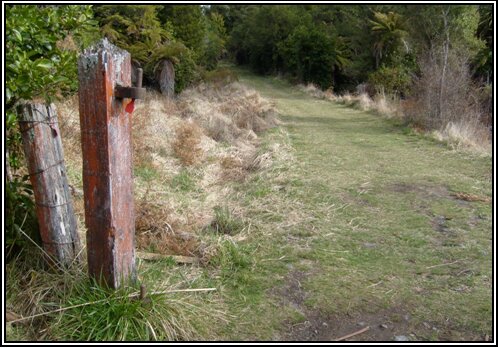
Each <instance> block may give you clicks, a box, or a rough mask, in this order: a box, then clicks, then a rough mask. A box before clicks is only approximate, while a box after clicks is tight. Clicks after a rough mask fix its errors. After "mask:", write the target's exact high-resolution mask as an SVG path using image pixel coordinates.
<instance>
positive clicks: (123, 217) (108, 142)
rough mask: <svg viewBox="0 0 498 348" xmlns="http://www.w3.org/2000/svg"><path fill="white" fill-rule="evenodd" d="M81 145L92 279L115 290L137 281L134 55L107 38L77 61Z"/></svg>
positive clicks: (89, 262)
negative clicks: (125, 93) (129, 91)
mask: <svg viewBox="0 0 498 348" xmlns="http://www.w3.org/2000/svg"><path fill="white" fill-rule="evenodd" d="M78 75H79V110H80V125H81V147H82V152H83V189H84V199H85V223H86V226H87V249H88V250H87V253H88V268H89V273H90V276H91V277H93V278H95V279H96V280H98V281H99V282H100V283H103V284H105V285H107V286H109V287H111V288H118V287H120V286H121V285H123V284H124V283H126V282H128V281H134V280H135V278H136V270H135V213H134V202H133V172H132V148H131V145H132V144H131V113H127V112H125V106H126V104H127V103H128V102H129V101H130V99H127V98H124V99H123V98H118V97H116V95H115V89H116V87H117V86H122V87H127V86H130V85H131V61H130V54H129V53H128V52H126V51H123V50H121V49H119V48H118V47H116V46H114V45H112V44H110V43H109V42H108V41H107V39H104V40H102V41H100V42H99V43H97V44H96V45H95V46H93V47H92V48H89V49H88V50H86V51H85V52H84V53H83V54H82V55H81V56H80V58H79V61H78Z"/></svg>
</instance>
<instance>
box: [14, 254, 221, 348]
mask: <svg viewBox="0 0 498 348" xmlns="http://www.w3.org/2000/svg"><path fill="white" fill-rule="evenodd" d="M39 260H41V255H38V252H37V251H33V250H26V253H25V254H21V255H20V256H18V258H17V259H16V260H15V261H14V262H11V263H9V264H7V294H8V298H7V309H8V310H9V311H11V312H13V313H15V314H16V315H17V316H19V317H29V316H35V317H34V318H33V319H27V320H25V321H21V322H17V323H13V324H8V330H7V340H8V341H9V340H36V341H38V340H46V341H135V340H144V341H149V340H151V341H152V340H157V341H170V340H195V339H200V338H205V337H210V333H209V332H208V331H207V328H208V327H209V325H211V324H212V323H213V322H215V321H219V320H225V318H224V312H223V311H220V309H219V308H220V307H221V306H220V304H219V303H218V302H217V301H218V300H217V299H216V298H213V297H208V298H203V297H200V296H196V295H188V294H180V293H169V294H151V295H147V293H152V292H154V291H165V290H172V289H177V288H180V287H181V286H182V285H181V281H178V280H174V279H171V278H163V279H155V280H154V281H151V280H150V279H147V280H143V281H142V284H144V285H145V288H146V289H147V293H146V296H145V298H144V299H140V298H139V296H138V294H139V292H140V289H139V287H138V285H133V284H131V285H130V286H126V287H124V288H121V289H119V290H117V291H112V290H109V289H106V288H105V287H102V286H99V285H97V284H95V283H94V282H93V281H91V280H89V279H88V275H87V271H86V267H83V266H82V265H81V264H75V265H74V266H73V267H71V268H69V269H67V270H66V271H65V272H59V273H55V272H53V271H51V270H47V269H45V268H44V266H43V264H42V263H40V262H38V261H39ZM140 273H142V272H140ZM61 309H62V310H61ZM42 313H45V314H44V315H39V314H42Z"/></svg>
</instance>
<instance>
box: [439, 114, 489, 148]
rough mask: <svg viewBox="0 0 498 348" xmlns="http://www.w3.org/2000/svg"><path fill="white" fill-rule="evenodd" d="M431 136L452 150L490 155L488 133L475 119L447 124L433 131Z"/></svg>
mask: <svg viewBox="0 0 498 348" xmlns="http://www.w3.org/2000/svg"><path fill="white" fill-rule="evenodd" d="M432 135H433V136H434V138H436V139H437V140H439V141H443V142H446V143H448V145H449V146H451V147H452V148H453V149H458V150H462V149H464V150H471V151H474V152H476V153H478V154H483V155H487V154H490V153H491V139H490V132H489V131H488V129H487V128H486V127H485V126H484V125H483V124H482V123H481V122H479V121H477V120H475V119H474V120H466V121H456V122H449V123H448V124H447V125H446V127H444V128H443V129H441V130H435V131H433V132H432Z"/></svg>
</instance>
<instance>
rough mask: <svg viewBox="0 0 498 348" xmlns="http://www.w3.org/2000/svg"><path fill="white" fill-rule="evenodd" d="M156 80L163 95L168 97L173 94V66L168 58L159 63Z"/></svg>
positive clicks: (171, 96)
mask: <svg viewBox="0 0 498 348" xmlns="http://www.w3.org/2000/svg"><path fill="white" fill-rule="evenodd" d="M156 80H157V81H158V83H159V87H160V89H161V93H162V94H163V95H164V96H166V97H168V98H173V97H174V96H175V67H174V65H173V63H172V62H171V61H170V60H163V61H162V62H161V63H160V64H159V67H158V69H157V73H156Z"/></svg>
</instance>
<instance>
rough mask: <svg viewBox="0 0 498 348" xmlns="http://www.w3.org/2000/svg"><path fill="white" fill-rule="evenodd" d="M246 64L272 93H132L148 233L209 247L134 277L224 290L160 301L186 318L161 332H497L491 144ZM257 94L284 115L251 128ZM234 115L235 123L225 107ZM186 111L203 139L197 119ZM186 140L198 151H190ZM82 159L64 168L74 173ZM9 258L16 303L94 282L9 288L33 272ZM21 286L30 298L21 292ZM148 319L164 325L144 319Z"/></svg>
mask: <svg viewBox="0 0 498 348" xmlns="http://www.w3.org/2000/svg"><path fill="white" fill-rule="evenodd" d="M240 73H241V76H242V78H241V82H242V83H243V84H244V85H247V86H249V87H251V88H254V89H255V90H257V91H259V93H260V94H261V95H259V94H255V92H253V91H252V90H251V89H247V87H244V88H242V89H240V88H239V87H237V86H236V85H235V87H234V85H231V86H232V87H230V88H229V89H228V90H227V91H225V92H223V93H228V95H229V97H230V98H232V99H233V100H235V102H234V101H233V100H232V102H231V103H229V102H228V100H227V97H226V94H223V93H222V92H220V90H218V91H216V90H210V89H209V88H205V87H201V88H199V89H197V90H195V91H193V92H192V93H191V94H188V95H186V96H184V98H180V100H179V101H178V102H175V103H171V102H159V101H158V100H157V99H155V97H154V98H151V100H149V102H148V104H147V103H146V104H144V108H143V109H140V108H137V115H135V117H136V119H137V123H136V124H137V127H138V128H137V139H139V142H138V143H137V144H135V150H136V151H137V152H136V153H137V154H140V156H137V155H135V161H136V164H135V176H136V177H135V187H136V197H137V198H136V199H137V204H136V206H137V230H138V232H139V233H138V234H137V239H138V243H139V248H141V249H142V250H145V251H151V252H160V253H163V254H176V255H185V256H192V255H193V256H196V257H198V258H199V260H200V262H199V263H198V264H190V265H180V264H176V263H175V262H173V261H172V260H171V259H166V260H163V261H145V260H139V269H140V272H139V274H140V281H141V282H143V283H145V284H146V285H147V288H148V289H149V290H150V291H152V290H156V289H158V290H160V289H173V288H207V287H215V288H217V291H216V292H213V293H207V294H202V295H200V294H197V295H190V296H185V295H175V296H173V297H172V300H173V301H177V302H173V303H171V302H161V304H160V306H158V308H159V311H160V313H161V314H160V315H158V317H157V319H158V322H161V321H164V320H166V318H170V320H171V318H172V317H167V313H176V315H175V316H173V317H174V318H181V322H182V323H185V326H183V328H185V329H186V330H187V332H182V331H179V330H176V329H175V330H173V331H169V332H173V334H169V335H168V334H167V332H168V330H163V331H162V330H161V329H160V328H156V327H155V326H153V331H154V332H155V334H156V338H158V336H157V335H162V336H160V338H158V339H206V340H210V339H212V340H214V339H216V340H325V341H327V340H333V339H335V338H337V337H340V336H342V335H345V334H348V333H351V332H354V331H357V330H358V329H359V328H361V327H363V326H366V325H369V326H370V330H369V331H367V332H365V333H363V334H362V335H359V336H356V337H355V339H357V340H393V339H394V337H395V336H396V335H404V336H407V337H408V338H409V339H410V340H424V341H426V340H484V339H486V338H487V337H488V338H489V337H490V336H491V334H492V321H491V313H492V308H491V295H492V294H491V281H492V274H491V263H492V245H491V236H492V231H491V221H492V214H491V204H490V198H491V193H492V192H491V189H492V188H491V183H492V174H491V158H490V157H489V156H478V155H476V154H473V153H469V152H460V151H455V150H454V149H452V148H451V147H448V146H446V145H445V144H442V143H440V142H438V141H435V140H434V139H431V138H427V137H423V136H420V135H418V134H416V133H414V132H412V131H410V130H409V129H407V128H404V127H403V126H402V125H400V124H399V123H398V122H397V121H396V120H385V119H382V118H380V117H378V116H376V115H374V114H371V113H368V112H365V111H361V110H357V109H353V108H349V107H346V106H345V105H341V104H337V103H334V102H331V101H328V100H319V99H316V98H311V97H310V96H309V95H308V94H307V93H305V92H303V91H301V90H299V89H298V88H294V87H291V86H289V85H288V84H287V83H286V82H284V81H282V80H279V79H268V78H261V77H255V76H252V75H249V74H247V73H245V72H243V71H241V72H240ZM206 94H207V95H208V96H209V95H211V96H210V98H211V99H209V98H208V99H209V100H210V101H209V102H208V101H207V100H206V99H205V96H206ZM203 95H204V97H203ZM224 95H225V97H223V96H224ZM261 96H262V97H263V98H267V99H269V100H271V101H273V102H274V103H275V104H276V107H277V109H278V111H279V113H280V115H281V119H282V121H283V122H284V125H283V126H282V127H280V128H273V129H269V130H267V131H266V132H265V133H264V135H261V134H260V135H259V136H257V137H256V138H255V137H254V135H253V133H251V132H255V130H260V128H258V127H260V126H261V123H260V122H259V121H258V120H257V119H254V118H252V117H251V112H250V111H247V110H253V111H252V114H253V113H254V112H256V113H259V115H267V114H269V113H270V105H271V103H269V102H267V101H266V100H265V99H263V98H262V97H261ZM233 105H235V106H236V107H235V108H234V107H233ZM251 105H252V106H251ZM145 106H146V107H145ZM251 108H252V109H251ZM141 113H143V114H141ZM227 113H228V114H231V115H238V116H237V118H235V119H237V120H238V122H236V123H235V124H232V125H230V124H228V123H226V122H227V118H226V117H225V116H224V115H226V114H227ZM141 115H142V116H143V117H141ZM167 115H179V116H174V117H168V116H167ZM244 115H245V116H244ZM150 116H153V117H150ZM263 118H264V117H263ZM193 121H195V122H196V124H197V125H198V126H199V127H201V129H202V135H200V139H199V134H198V133H197V132H196V131H195V130H192V129H191V127H190V126H189V125H188V124H189V123H191V122H193ZM141 122H142V123H141ZM147 122H151V123H147ZM66 124H67V125H68V127H69V126H71V125H72V123H70V122H68V123H66ZM222 124H224V125H225V126H223V127H221V126H220V125H222ZM237 124H238V125H237ZM235 126H236V128H235ZM220 127H221V128H220ZM244 127H248V128H244ZM61 129H62V130H63V129H64V128H63V127H61ZM71 129H73V128H71V127H69V128H67V130H68V132H69V131H70V130H71ZM251 129H252V130H251ZM241 130H243V131H241ZM244 130H245V131H244ZM68 134H71V133H70V132H69V133H68ZM178 134H183V136H180V137H179V138H178ZM254 134H256V133H254ZM74 138H75V139H77V132H76V131H75V133H74ZM142 139H149V141H147V142H145V141H140V140H142ZM71 144H72V143H70V144H69V145H66V143H65V150H66V152H68V151H69V152H71V151H72V150H71V149H72V147H71V146H72V145H71ZM191 144H194V145H196V148H197V149H201V151H199V152H196V153H194V154H192V156H190V155H191V154H189V153H188V152H187V151H185V149H186V148H188V147H189V146H190V145H191ZM175 148H177V150H175ZM74 151H75V152H74V153H75V154H76V153H77V152H76V151H79V149H78V148H77V147H74ZM175 151H176V156H177V157H175ZM73 157H74V162H71V163H69V165H68V170H69V177H70V180H71V181H72V182H73V183H78V182H80V181H78V180H81V178H79V176H78V175H79V174H78V170H77V169H78V167H77V166H78V159H77V158H78V156H76V155H75V156H73ZM73 157H71V156H70V158H73ZM191 158H192V159H193V160H192V161H190V159H191ZM182 159H183V161H182ZM185 159H186V160H185ZM71 164H72V165H71ZM76 186H77V185H76ZM76 188H77V189H78V188H79V187H78V186H77V187H76ZM80 200H81V199H80ZM78 202H79V201H78V200H77V199H76V205H77V209H76V210H77V212H78V214H82V207H80V208H78V206H79V205H78V204H79V203H78ZM80 216H81V215H80ZM82 225H83V224H82V223H80V226H82ZM82 232H84V231H82ZM140 243H142V244H140ZM29 269H30V268H27V269H26V270H23V271H22V274H27V275H29V274H31V273H30V272H31V271H29ZM34 269H35V272H37V274H38V273H39V274H44V273H43V272H41V271H37V268H34ZM8 274H9V272H8ZM10 274H11V275H12V277H13V278H12V281H10V280H9V281H8V284H9V286H10V288H9V289H7V294H8V296H10V297H9V299H8V301H7V302H8V303H10V304H11V307H10V309H14V308H16V310H18V311H20V312H21V314H23V315H29V313H36V312H39V311H42V310H46V309H49V308H53V306H50V303H52V304H53V303H54V301H55V300H57V301H60V298H64V299H67V298H71V299H72V300H71V301H76V300H78V301H88V300H89V298H90V297H89V295H90V294H88V293H85V292H84V291H83V292H74V293H72V292H69V293H70V294H74V296H73V295H71V296H69V297H65V296H62V297H57V298H56V299H55V300H54V298H48V297H47V298H41V300H37V301H35V300H30V297H27V296H28V294H25V293H21V292H19V290H16V289H29V287H26V284H25V283H19V282H18V281H16V279H17V280H19V279H22V277H20V276H19V274H18V276H16V275H15V274H16V273H15V272H13V271H12V272H10ZM24 278H25V277H24ZM30 279H31V278H30ZM33 279H36V277H35V278H33ZM26 281H27V280H26V279H25V280H24V282H26ZM41 283H43V284H47V283H49V282H48V280H43V281H42V282H41ZM23 284H24V285H23ZM28 284H29V282H28ZM62 288H63V287H62ZM75 291H76V290H75ZM130 291H136V289H131V290H130ZM36 293H37V294H42V293H43V294H45V292H44V290H43V289H40V290H39V291H36ZM48 293H49V292H47V294H48ZM98 294H99V292H96V293H95V294H92V296H94V295H95V296H97V295H98ZM76 295H77V296H76ZM36 298H37V299H40V297H36ZM26 299H28V300H26ZM169 299H170V298H169V296H168V297H167V298H166V300H169ZM23 301H24V302H25V303H30V306H27V307H26V308H24V307H19V303H21V302H23ZM161 301H162V299H161ZM24 302H23V303H24ZM33 303H36V304H39V305H40V306H43V308H42V307H36V306H33ZM71 303H73V302H71ZM176 304H178V305H179V307H175V305H176ZM114 307H116V310H119V308H122V307H120V304H119V302H118V303H114V305H113V306H110V307H106V308H105V310H104V312H105V311H107V312H105V313H109V311H111V310H114ZM125 307H126V308H129V309H130V310H134V311H135V312H134V313H135V314H133V315H132V316H131V318H137V317H138V318H140V315H142V314H140V313H142V312H140V311H141V310H142V309H143V308H142V307H135V306H134V305H130V304H129V303H128V304H126V306H125ZM180 307H181V309H180ZM186 308H187V309H188V310H187V309H186ZM177 309H178V310H180V311H181V312H176V311H177ZM190 309H192V310H190ZM90 312H91V311H90ZM105 313H102V315H103V316H104V317H105ZM137 313H138V314H137ZM148 313H149V312H148ZM149 314H150V313H149ZM149 314H147V315H149ZM73 315H74V317H77V316H84V317H85V318H87V319H88V318H91V316H89V315H88V313H87V314H84V313H80V312H76V313H73ZM70 318H71V316H69V317H68V320H69V321H70ZM125 318H126V316H125ZM146 318H148V319H147V320H148V321H149V322H151V320H152V318H153V317H148V316H147V317H146ZM54 319H55V322H56V323H62V321H60V322H59V321H58V320H59V319H57V318H54ZM92 320H93V319H92ZM147 320H142V321H141V323H145V322H146V321H147ZM94 322H95V321H94ZM166 322H167V323H169V325H170V327H173V328H174V323H171V322H168V321H166ZM123 323H124V322H123ZM123 323H120V324H119V325H124V324H123ZM42 324H43V323H42ZM42 324H40V326H35V328H43V327H44V326H43V325H42ZM73 324H74V325H76V324H77V323H76V321H74V322H73ZM151 324H152V323H151ZM127 325H128V327H129V328H133V325H135V322H134V321H133V320H130V321H128V324H127ZM380 325H384V326H380ZM97 327H100V328H101V327H102V325H101V324H100V323H99V324H98V326H97ZM109 327H110V328H112V329H114V330H115V326H112V325H111V326H109ZM59 329H64V327H60V328H59ZM10 330H11V331H10V334H9V335H10V337H12V338H11V339H23V338H26V335H27V334H26V329H25V328H24V327H21V326H12V327H10ZM28 331H29V330H28ZM53 332H54V334H53V335H52V336H42V338H45V339H64V338H65V337H68V335H69V333H67V332H66V333H64V331H63V330H62V331H60V330H58V329H57V326H55V329H54V331H53ZM129 332H130V336H129V338H130V339H132V338H133V337H136V335H135V336H132V333H133V332H134V331H133V330H132V329H129ZM139 332H140V333H141V334H149V336H148V338H147V339H154V335H153V334H152V330H150V328H147V327H145V328H144V329H142V330H140V331H139ZM159 332H160V333H159ZM105 334H109V332H106V333H105ZM29 335H31V336H29ZM29 335H28V336H29V337H30V338H32V337H35V338H40V334H39V333H37V332H31V333H29ZM87 335H89V333H88V332H81V335H79V336H78V337H77V338H75V339H85V338H86V337H88V336H87ZM102 335H103V334H102ZM102 335H101V336H99V337H111V336H102ZM114 337H115V338H119V337H120V336H114Z"/></svg>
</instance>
